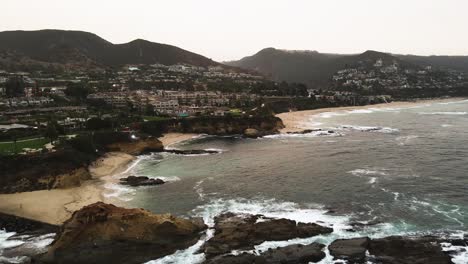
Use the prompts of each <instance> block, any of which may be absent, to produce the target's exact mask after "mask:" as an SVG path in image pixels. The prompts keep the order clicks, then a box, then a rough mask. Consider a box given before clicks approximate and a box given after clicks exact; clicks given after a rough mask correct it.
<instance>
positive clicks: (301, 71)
mask: <svg viewBox="0 0 468 264" xmlns="http://www.w3.org/2000/svg"><path fill="white" fill-rule="evenodd" d="M379 59H382V62H383V65H384V66H387V65H390V64H393V63H395V62H396V63H398V64H399V65H400V66H402V67H403V68H410V69H419V68H421V67H424V66H433V67H437V68H442V69H455V70H459V71H463V72H468V57H443V56H441V57H422V56H402V55H393V54H389V53H382V52H377V51H366V52H364V53H362V54H352V55H349V54H327V53H319V52H317V51H288V50H279V49H274V48H267V49H263V50H261V51H260V52H258V53H257V54H255V55H253V56H249V57H245V58H243V59H241V60H239V61H231V62H225V63H226V64H227V65H231V66H236V67H240V68H245V69H250V70H256V71H258V72H260V73H262V74H264V75H266V76H268V77H270V78H271V79H273V80H275V81H287V82H300V83H305V84H307V85H308V86H309V87H314V88H326V87H327V86H328V84H329V82H330V79H331V77H332V76H333V75H334V74H335V73H336V72H337V71H339V70H342V69H345V68H349V67H356V66H360V67H370V66H372V65H374V64H375V63H376V61H377V60H379Z"/></svg>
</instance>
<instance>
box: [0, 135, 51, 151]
mask: <svg viewBox="0 0 468 264" xmlns="http://www.w3.org/2000/svg"><path fill="white" fill-rule="evenodd" d="M47 143H49V140H48V139H46V138H34V139H26V140H18V141H17V142H16V151H17V152H18V153H20V152H23V149H24V148H30V149H42V147H44V145H45V144H47ZM14 153H15V143H13V142H12V141H8V142H0V155H10V154H14Z"/></svg>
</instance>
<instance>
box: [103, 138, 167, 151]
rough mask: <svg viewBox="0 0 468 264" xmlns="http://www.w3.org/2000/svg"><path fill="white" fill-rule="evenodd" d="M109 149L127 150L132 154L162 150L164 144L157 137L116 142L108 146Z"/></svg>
mask: <svg viewBox="0 0 468 264" xmlns="http://www.w3.org/2000/svg"><path fill="white" fill-rule="evenodd" d="M106 148H107V149H108V150H109V151H118V152H125V153H127V154H130V155H140V154H145V153H149V152H161V151H163V150H164V146H163V144H162V142H161V141H159V140H158V139H157V138H145V139H139V140H133V141H129V142H116V143H112V144H109V145H107V146H106Z"/></svg>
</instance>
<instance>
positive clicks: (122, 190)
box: [103, 182, 136, 202]
mask: <svg viewBox="0 0 468 264" xmlns="http://www.w3.org/2000/svg"><path fill="white" fill-rule="evenodd" d="M104 188H105V189H106V191H105V192H104V194H103V195H104V197H106V198H115V199H119V200H121V201H124V202H128V201H131V200H132V199H133V197H132V196H134V195H135V193H136V191H135V190H134V189H132V188H130V187H127V186H123V185H121V184H119V183H113V182H108V183H106V184H104Z"/></svg>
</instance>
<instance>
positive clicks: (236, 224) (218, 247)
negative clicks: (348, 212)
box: [204, 213, 333, 256]
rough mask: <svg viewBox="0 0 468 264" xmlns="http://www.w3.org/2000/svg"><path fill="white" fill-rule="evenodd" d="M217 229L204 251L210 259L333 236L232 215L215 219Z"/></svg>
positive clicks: (299, 225) (285, 221)
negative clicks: (273, 244) (263, 246)
mask: <svg viewBox="0 0 468 264" xmlns="http://www.w3.org/2000/svg"><path fill="white" fill-rule="evenodd" d="M214 228H215V234H214V236H213V238H211V239H210V240H208V241H207V243H206V244H205V247H204V252H205V253H206V254H207V255H209V256H214V255H220V254H225V253H229V252H231V250H234V249H252V248H253V246H255V245H258V244H261V243H263V242H265V241H281V240H289V239H293V238H306V237H313V236H316V235H320V234H327V233H331V232H333V229H332V228H328V227H323V226H320V225H317V224H313V223H310V224H309V223H307V224H306V223H296V222H295V221H293V220H289V219H272V218H266V217H264V216H261V215H242V214H239V215H236V214H232V213H226V214H223V215H220V216H218V217H216V218H215V227H214Z"/></svg>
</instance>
